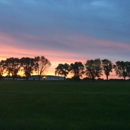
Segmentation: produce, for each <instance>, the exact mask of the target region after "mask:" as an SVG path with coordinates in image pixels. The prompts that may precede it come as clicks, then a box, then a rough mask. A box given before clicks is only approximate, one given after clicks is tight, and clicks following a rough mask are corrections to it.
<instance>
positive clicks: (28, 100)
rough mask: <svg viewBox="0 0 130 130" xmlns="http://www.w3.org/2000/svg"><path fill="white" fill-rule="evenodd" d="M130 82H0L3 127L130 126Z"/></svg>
mask: <svg viewBox="0 0 130 130" xmlns="http://www.w3.org/2000/svg"><path fill="white" fill-rule="evenodd" d="M129 129H130V82H128V81H127V82H95V83H93V82H64V81H63V82H54V81H52V82H45V81H43V82H37V81H31V82H30V81H29V82H26V81H14V82H13V81H1V82H0V130H129Z"/></svg>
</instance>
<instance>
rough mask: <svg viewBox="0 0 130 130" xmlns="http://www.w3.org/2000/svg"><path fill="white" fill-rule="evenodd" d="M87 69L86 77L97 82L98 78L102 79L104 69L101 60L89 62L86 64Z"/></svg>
mask: <svg viewBox="0 0 130 130" xmlns="http://www.w3.org/2000/svg"><path fill="white" fill-rule="evenodd" d="M85 68H86V75H87V76H88V77H89V78H92V79H93V81H95V78H96V77H98V78H99V77H100V76H101V75H102V67H101V60H100V59H95V60H88V61H87V62H86V64H85Z"/></svg>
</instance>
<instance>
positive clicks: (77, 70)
mask: <svg viewBox="0 0 130 130" xmlns="http://www.w3.org/2000/svg"><path fill="white" fill-rule="evenodd" d="M70 72H71V73H72V74H73V79H75V80H80V77H82V75H83V74H84V65H83V64H82V63H81V62H75V63H71V64H70Z"/></svg>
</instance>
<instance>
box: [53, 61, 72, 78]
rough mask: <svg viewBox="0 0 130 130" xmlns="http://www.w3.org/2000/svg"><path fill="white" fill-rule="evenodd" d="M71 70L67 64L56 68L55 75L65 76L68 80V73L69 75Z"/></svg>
mask: <svg viewBox="0 0 130 130" xmlns="http://www.w3.org/2000/svg"><path fill="white" fill-rule="evenodd" d="M69 69H70V66H69V64H67V63H65V64H59V65H58V66H57V67H56V68H55V74H56V75H63V76H64V77H65V78H66V77H67V75H68V73H69Z"/></svg>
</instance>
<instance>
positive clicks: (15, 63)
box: [4, 57, 20, 81]
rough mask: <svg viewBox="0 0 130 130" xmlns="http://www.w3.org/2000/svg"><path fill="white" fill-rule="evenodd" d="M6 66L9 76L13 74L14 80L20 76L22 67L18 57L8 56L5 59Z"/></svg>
mask: <svg viewBox="0 0 130 130" xmlns="http://www.w3.org/2000/svg"><path fill="white" fill-rule="evenodd" d="M4 68H5V69H6V71H7V75H8V76H12V78H13V81H14V80H15V78H16V77H17V76H18V75H17V74H18V71H19V69H20V60H19V59H18V58H14V57H11V58H7V59H6V60H5V64H4Z"/></svg>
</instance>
